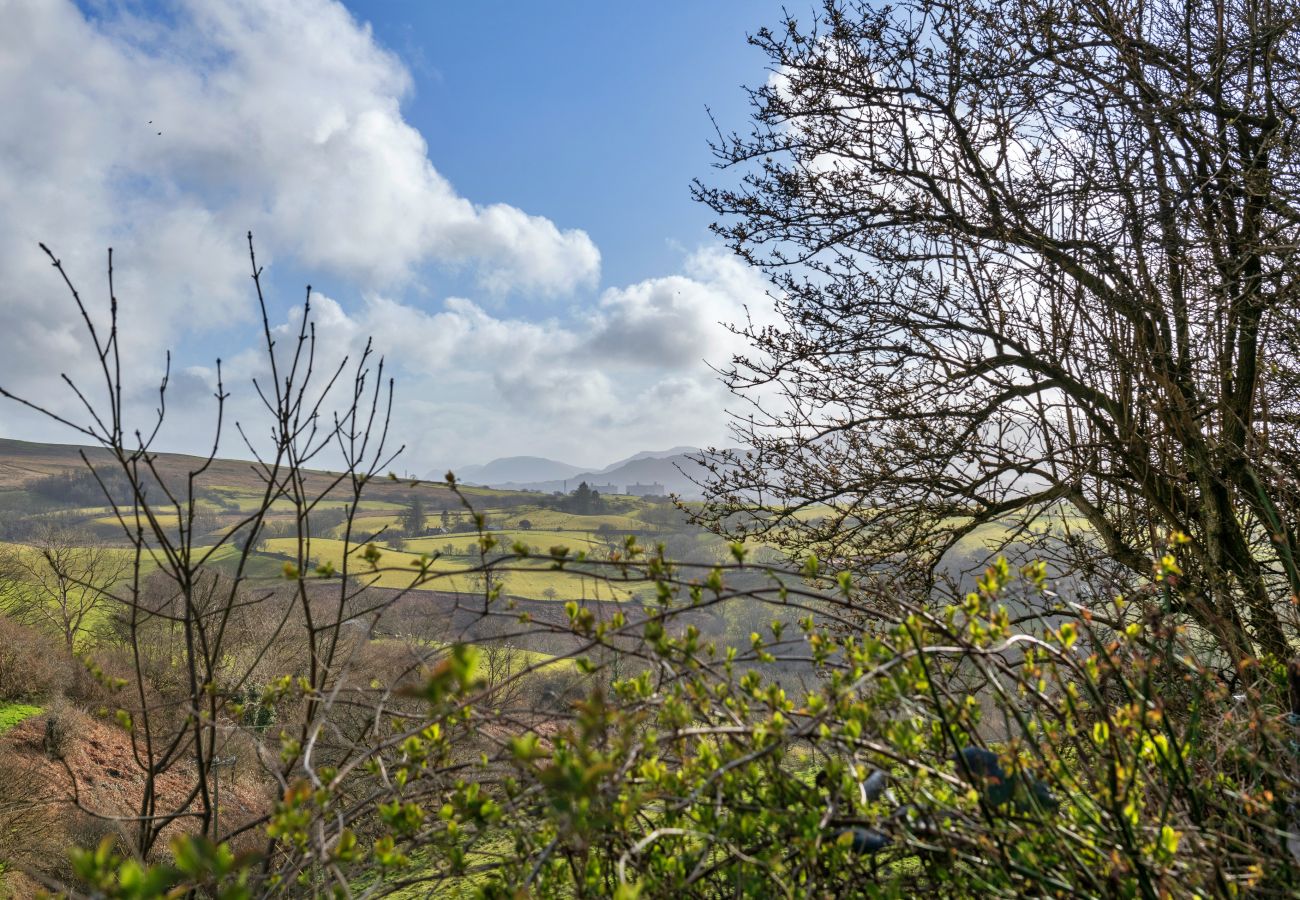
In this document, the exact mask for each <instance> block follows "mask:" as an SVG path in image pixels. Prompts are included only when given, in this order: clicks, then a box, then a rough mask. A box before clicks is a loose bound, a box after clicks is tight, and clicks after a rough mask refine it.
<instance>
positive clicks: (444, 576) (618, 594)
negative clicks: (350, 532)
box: [267, 538, 644, 600]
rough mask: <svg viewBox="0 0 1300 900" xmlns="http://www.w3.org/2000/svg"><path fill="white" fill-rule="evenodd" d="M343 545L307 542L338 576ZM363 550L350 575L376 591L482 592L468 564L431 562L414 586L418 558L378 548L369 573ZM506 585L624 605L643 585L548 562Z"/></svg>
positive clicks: (275, 546) (518, 592)
mask: <svg viewBox="0 0 1300 900" xmlns="http://www.w3.org/2000/svg"><path fill="white" fill-rule="evenodd" d="M297 547H298V544H297V541H296V540H295V539H293V538H272V539H271V540H269V541H267V550H268V552H271V553H278V554H283V555H285V556H289V555H291V554H294V553H296V552H297ZM344 548H345V545H344V543H343V541H340V540H334V539H330V538H316V539H313V540H312V541H311V549H310V553H311V557H312V559H314V560H316V562H317V564H324V563H330V564H332V565H333V566H334V568H335V570H336V571H341V570H342V568H343V556H344ZM364 549H365V548H364V546H363V545H360V544H354V545H353V546H352V547H351V555H352V559H351V561H350V563H349V573H350V574H355V575H356V576H357V577H360V578H364V579H365V580H366V581H369V582H371V583H372V584H374V585H375V586H376V587H386V588H399V589H400V588H410V587H419V588H422V589H424V590H434V591H454V592H458V593H477V592H480V591H482V589H483V587H482V581H481V579H477V578H476V577H475V575H474V574H473V573H469V572H467V571H466V569H467V568H470V567H472V565H473V563H472V561H467V560H466V559H464V558H447V557H443V558H441V559H435V560H433V561H432V563H431V565H430V571H429V575H430V577H428V578H427V579H424V580H423V581H421V582H420V583H419V584H418V585H417V584H416V571H417V569H416V566H415V565H413V563H417V562H418V561H419V559H420V554H419V553H408V552H405V551H397V550H389V549H386V548H379V549H380V552H381V554H382V555H381V556H380V558H379V560H378V561H377V567H376V568H372V567H371V566H370V565H369V563H367V562H366V561H365V560H364V559H362V557H361V554H362V553H363V552H364ZM500 578H501V581H502V582H503V583H504V593H506V594H512V595H514V596H516V597H525V598H528V599H532V600H545V599H548V596H547V592H548V591H554V592H555V596H556V599H560V600H628V599H631V597H632V592H633V591H634V590H636V589H637V588H639V587H644V586H643V585H638V584H632V585H630V586H628V585H615V584H609V583H607V582H605V581H603V580H601V579H599V578H596V577H592V576H584V575H581V574H579V573H576V572H573V571H567V570H566V571H556V570H554V569H552V568H551V564H550V563H549V562H548V561H546V560H536V561H528V562H521V563H514V564H512V565H511V566H510V567H509V570H504V569H503V570H502V571H501V572H500Z"/></svg>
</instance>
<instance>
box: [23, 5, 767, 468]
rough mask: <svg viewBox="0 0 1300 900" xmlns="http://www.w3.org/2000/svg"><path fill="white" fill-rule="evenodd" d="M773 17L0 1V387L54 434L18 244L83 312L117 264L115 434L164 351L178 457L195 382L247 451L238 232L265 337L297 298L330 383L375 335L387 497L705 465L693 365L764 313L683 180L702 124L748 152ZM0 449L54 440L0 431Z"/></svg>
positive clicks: (248, 350) (44, 309) (754, 283)
mask: <svg viewBox="0 0 1300 900" xmlns="http://www.w3.org/2000/svg"><path fill="white" fill-rule="evenodd" d="M778 13H779V4H777V3H768V2H755V0H727V2H723V0H709V2H702V0H680V2H664V3H658V4H642V3H635V4H634V3H597V2H590V3H581V4H580V3H576V2H573V3H570V2H564V3H537V2H512V3H505V2H501V3H491V2H474V3H464V2H460V3H454V4H453V3H440V2H427V0H426V2H415V0H410V2H399V0H375V2H366V3H361V2H357V3H351V4H347V5H340V4H338V3H334V2H328V0H226V2H222V3H211V2H199V0H191V2H178V3H107V2H92V0H87V2H84V3H81V4H75V3H72V2H67V0H0V21H3V22H4V23H5V24H4V28H3V29H0V110H3V112H2V113H0V117H3V121H4V125H3V127H2V128H0V271H3V272H4V273H5V277H4V278H3V279H2V280H0V385H3V386H5V387H6V388H9V389H11V390H16V391H19V392H23V393H25V394H26V395H28V396H32V397H34V398H36V399H38V400H41V401H44V402H48V403H51V404H53V405H55V406H56V407H57V408H58V409H60V410H69V411H70V410H72V409H73V407H72V406H71V405H70V404H71V402H72V398H71V397H70V396H69V394H68V393H67V392H66V391H65V390H62V389H61V388H60V386H59V381H58V376H59V374H60V373H61V372H64V371H66V372H68V373H69V374H71V375H73V376H74V377H77V378H80V379H87V378H88V375H89V373H90V371H91V365H92V363H93V360H92V359H91V358H90V356H89V355H88V353H87V350H86V344H85V341H84V340H83V336H82V333H81V330H80V328H79V324H78V322H77V321H76V319H75V317H74V316H73V315H72V313H73V309H72V307H71V305H70V301H69V300H68V298H67V296H66V294H65V293H64V292H63V291H62V290H61V286H60V284H59V282H58V281H57V280H56V277H55V275H54V273H53V272H52V271H51V270H50V268H49V266H48V264H47V263H46V261H45V259H44V257H43V256H42V255H41V254H40V252H39V250H38V248H37V246H36V242H37V241H45V242H46V243H48V244H50V245H51V247H52V248H53V249H54V250H55V252H56V253H57V254H58V255H59V256H61V257H62V259H63V260H64V262H65V263H66V264H67V266H68V268H69V270H70V272H71V274H72V275H73V277H74V278H75V279H76V280H77V282H78V285H79V287H81V288H82V291H83V294H84V295H85V296H86V297H87V299H88V300H89V301H90V302H91V303H92V304H95V305H96V307H97V308H98V309H101V310H102V309H103V308H104V307H105V306H106V290H105V278H104V257H105V248H106V247H108V246H110V245H111V246H113V247H114V248H115V263H116V284H117V294H118V297H119V300H120V301H121V303H122V308H123V309H122V315H123V319H124V325H125V328H124V334H125V336H124V339H123V346H124V348H126V350H127V352H128V356H129V360H130V365H131V383H130V387H131V391H130V392H129V397H128V399H129V403H130V408H131V412H132V414H133V415H134V416H136V417H137V418H138V419H139V420H140V421H141V422H143V418H142V417H143V416H145V415H147V414H148V412H149V411H150V410H151V409H152V408H153V407H154V406H155V405H156V380H157V378H158V376H159V374H160V373H161V371H162V364H163V351H164V350H165V349H167V348H171V349H172V350H173V351H174V357H173V382H172V390H171V400H170V409H171V410H172V411H173V417H174V421H173V425H172V427H171V428H170V429H169V430H168V431H167V432H166V434H165V440H166V442H167V444H168V447H167V448H168V449H198V448H199V447H201V446H202V445H203V443H204V442H205V441H206V440H208V433H207V430H206V428H205V427H204V426H205V424H206V423H207V422H208V420H209V419H210V417H211V409H212V401H211V393H212V388H213V373H214V369H213V362H214V360H215V359H216V358H217V357H222V358H223V361H224V366H225V369H226V378H227V384H228V386H229V387H230V388H231V389H232V390H233V391H234V392H235V397H234V399H233V400H232V409H233V411H234V414H235V416H236V417H237V418H239V419H240V420H241V421H244V422H245V423H250V424H251V425H253V426H254V428H255V427H256V423H257V418H256V409H255V406H254V404H253V403H252V395H251V390H250V389H249V387H248V380H249V379H250V378H251V377H253V376H254V375H256V374H258V373H259V372H261V371H262V363H261V360H260V357H259V356H258V354H257V347H256V339H257V327H258V322H257V320H256V319H255V316H254V312H255V307H254V297H253V294H252V293H251V290H250V287H251V285H250V281H249V278H248V271H249V266H248V261H247V252H246V247H245V244H244V234H245V232H246V231H247V230H249V229H251V230H252V231H253V232H254V234H255V236H256V239H257V243H258V251H259V255H260V256H261V258H262V261H263V262H264V263H265V264H266V266H267V273H268V281H269V284H270V287H271V295H272V296H271V306H272V308H271V315H272V319H273V324H274V325H275V326H276V327H277V328H282V329H288V328H291V327H293V324H294V322H295V321H296V320H297V319H298V317H300V316H301V301H302V294H303V291H302V288H303V286H304V285H305V284H306V283H308V282H310V283H311V284H312V285H313V287H314V289H315V291H316V292H317V294H318V296H317V305H316V312H317V315H318V317H319V334H320V335H321V342H322V348H321V353H322V356H323V357H325V358H327V359H337V358H340V357H341V356H342V354H344V353H355V352H356V350H357V348H358V347H359V346H361V345H362V343H363V342H364V340H365V338H366V337H367V336H371V335H373V337H374V340H375V344H376V347H377V349H378V350H379V351H380V352H382V353H383V354H385V356H386V357H387V359H388V361H389V364H390V366H391V367H392V370H393V371H394V373H395V375H396V377H397V380H398V387H397V414H396V417H397V419H398V423H397V432H398V435H399V436H400V437H401V439H403V440H405V441H406V442H407V443H408V445H409V446H410V448H411V449H410V451H409V452H408V454H407V457H406V463H405V468H407V469H410V470H415V471H421V472H423V471H424V470H426V469H428V468H430V467H433V466H441V465H446V464H463V463H467V462H477V461H485V460H486V459H490V458H492V457H496V456H503V455H513V454H538V455H545V456H553V457H558V458H563V459H568V460H572V461H575V462H577V463H579V464H597V463H604V462H606V461H608V460H610V459H613V458H615V457H619V456H623V455H626V454H628V453H630V452H633V451H636V450H641V449H654V448H661V447H667V446H671V445H675V444H683V443H692V444H704V443H710V442H717V441H719V440H723V439H724V437H725V431H724V425H723V423H724V415H723V410H724V408H725V407H726V406H727V405H728V398H727V396H726V394H725V392H724V391H723V390H722V388H721V387H720V386H719V385H718V384H717V382H716V378H715V376H714V375H713V373H712V372H711V371H710V369H709V368H708V367H707V365H706V364H705V360H710V361H714V362H721V361H725V359H726V358H727V356H728V355H729V354H730V353H732V352H734V351H736V350H737V349H739V348H740V347H741V345H740V344H739V343H738V342H737V340H736V339H735V338H734V337H733V336H731V335H729V334H728V333H727V332H726V331H725V329H723V328H722V327H720V326H719V325H718V324H717V323H718V322H719V321H735V320H738V319H740V318H742V317H743V316H744V314H745V309H746V307H747V306H749V307H750V308H751V309H752V310H753V311H754V313H755V314H757V315H759V316H760V317H761V316H763V315H764V314H765V313H764V309H765V307H766V303H767V301H766V300H765V292H764V283H763V281H762V279H761V278H760V277H759V276H758V275H757V274H756V273H754V272H751V271H748V270H746V269H745V268H744V267H743V266H742V265H741V264H740V263H739V262H738V261H736V260H735V259H733V258H731V257H730V256H729V255H728V254H727V253H726V252H725V250H724V249H723V248H721V247H720V246H719V244H718V243H717V242H716V241H715V240H714V239H713V238H712V237H711V236H710V235H709V233H708V230H707V225H708V222H709V216H708V214H707V210H705V209H704V208H702V207H699V206H698V205H696V204H695V203H693V202H692V201H691V199H690V194H689V182H690V179H691V178H692V177H693V176H705V177H708V176H710V174H711V169H710V163H711V157H710V155H709V151H708V148H707V140H708V139H709V137H710V135H711V125H710V122H709V119H708V115H707V113H706V110H705V107H706V105H707V106H709V107H712V109H713V111H714V113H715V115H716V116H717V118H718V119H719V121H720V122H721V123H722V124H723V125H724V126H727V127H733V128H740V127H744V126H745V124H746V116H747V98H746V96H745V94H744V92H743V90H742V87H741V86H742V85H743V84H757V83H761V82H762V81H764V80H765V79H766V77H767V72H766V71H765V70H764V68H763V62H764V60H763V58H762V56H761V55H760V54H759V53H758V52H757V51H755V50H754V49H752V48H750V47H748V46H747V45H746V43H745V35H746V33H748V32H752V31H754V30H756V29H757V28H758V27H759V26H761V25H763V24H774V23H775V21H776V18H777V15H778ZM160 132H161V133H160ZM87 384H93V382H89V381H87ZM84 418H85V417H84V415H80V416H79V418H78V421H80V420H82V419H84ZM255 433H256V431H255ZM0 434H3V435H4V436H9V437H31V438H40V439H56V440H57V439H61V440H74V439H75V436H73V435H69V434H68V433H67V432H66V431H59V430H57V429H52V428H50V427H47V426H43V425H39V424H37V423H35V422H34V421H33V420H32V419H31V418H30V417H28V416H25V415H23V414H21V413H20V412H19V411H18V410H17V409H16V408H14V407H12V406H9V407H5V408H4V409H3V413H2V417H0ZM230 439H231V440H230V443H229V444H228V445H227V446H228V447H229V448H230V451H231V452H232V453H234V452H236V451H237V450H238V447H237V445H236V443H235V441H234V435H233V433H232V434H231V435H230Z"/></svg>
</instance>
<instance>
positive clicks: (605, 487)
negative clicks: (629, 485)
mask: <svg viewBox="0 0 1300 900" xmlns="http://www.w3.org/2000/svg"><path fill="white" fill-rule="evenodd" d="M587 486H588V487H589V488H591V489H592V490H593V491H597V492H598V493H601V494H605V495H606V496H608V495H610V494H617V493H618V485H616V484H589V485H587Z"/></svg>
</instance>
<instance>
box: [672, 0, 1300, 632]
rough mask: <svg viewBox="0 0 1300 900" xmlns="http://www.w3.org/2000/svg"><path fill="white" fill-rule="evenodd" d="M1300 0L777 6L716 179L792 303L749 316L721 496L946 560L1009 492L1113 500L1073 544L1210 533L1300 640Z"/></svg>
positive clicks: (1260, 612)
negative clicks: (740, 446)
mask: <svg viewBox="0 0 1300 900" xmlns="http://www.w3.org/2000/svg"><path fill="white" fill-rule="evenodd" d="M1296 12H1297V10H1296V6H1295V5H1294V4H1292V3H1285V2H1284V3H1259V2H1253V0H1242V2H1237V0H1216V2H1212V3H1183V2H1173V0H1155V2H1143V0H1138V2H1128V0H1088V2H1079V3H1059V2H1054V0H1028V2H1024V3H1014V4H1005V3H997V2H985V0H959V2H946V0H911V2H904V3H900V4H894V5H890V6H887V7H882V6H879V5H877V4H874V3H865V2H838V0H835V2H828V3H826V4H825V5H824V8H823V9H822V10H821V12H820V14H819V15H818V16H816V17H815V18H814V19H813V20H811V21H804V20H801V19H797V18H795V17H794V16H791V17H788V18H787V20H786V21H785V22H784V23H782V25H781V26H780V27H778V28H774V29H771V30H762V31H760V32H758V33H757V34H756V35H754V36H753V38H752V39H751V40H752V43H754V44H755V45H756V46H757V47H759V48H760V49H761V50H762V51H764V52H765V53H766V55H767V57H768V61H769V64H770V68H771V71H772V73H773V75H772V77H771V78H770V79H769V80H768V82H767V83H765V84H764V85H762V86H761V87H758V88H757V89H754V90H753V91H752V100H753V123H752V128H751V129H750V130H749V131H748V133H743V134H733V135H730V136H726V135H722V136H720V137H719V138H718V140H717V142H716V144H715V151H716V154H717V157H718V160H719V163H720V165H721V167H722V169H723V170H724V173H731V174H733V175H734V176H735V177H734V178H730V179H729V178H728V177H727V175H726V174H724V175H723V176H720V177H719V179H718V181H719V182H720V183H718V184H704V183H701V184H697V186H696V193H697V196H698V197H699V198H700V199H701V200H703V201H704V202H705V203H707V204H708V205H709V206H710V207H711V208H712V209H713V210H714V211H715V212H716V213H717V215H718V216H719V221H718V223H717V225H716V226H715V227H716V230H717V231H718V233H719V234H721V235H722V236H723V237H724V238H725V239H726V240H727V241H728V242H729V243H730V244H731V246H732V247H733V248H734V249H735V250H736V251H737V252H738V253H740V254H741V255H742V256H743V257H744V258H746V259H747V260H749V261H751V262H752V263H753V264H755V265H757V266H760V267H762V268H763V269H764V271H765V272H767V273H768V274H769V275H770V277H771V280H772V283H773V286H774V291H773V293H774V296H775V297H776V298H777V303H778V306H779V311H780V313H781V316H782V319H783V321H782V322H781V324H779V325H777V326H774V327H764V328H756V327H747V328H744V327H742V329H741V330H742V331H744V332H745V333H746V334H747V335H748V337H749V338H750V339H751V341H752V343H753V345H754V351H753V353H752V354H750V355H748V356H746V357H743V358H738V359H736V360H735V361H734V365H733V366H732V367H731V369H730V370H729V371H728V375H727V377H728V381H729V383H730V385H731V387H732V388H733V389H735V390H736V391H738V392H740V393H742V394H745V395H748V396H749V397H750V399H752V400H753V403H754V404H755V407H754V410H753V413H752V415H751V416H749V417H747V418H742V419H738V420H737V422H738V428H737V430H738V431H739V437H740V438H741V440H742V441H743V442H744V443H746V444H748V445H749V446H750V447H752V451H751V455H750V456H749V457H748V458H746V457H744V456H743V455H737V454H732V458H731V460H730V461H731V462H733V463H735V467H734V468H731V469H719V471H718V474H717V476H716V478H715V479H714V482H713V484H712V502H711V505H710V508H709V510H708V512H707V515H708V516H709V517H711V518H712V520H713V521H714V522H715V523H718V522H723V521H729V522H730V523H731V524H734V521H735V514H736V513H737V511H743V510H744V508H746V507H747V506H751V505H752V502H753V500H754V499H755V498H758V499H759V500H760V501H761V502H762V503H763V504H764V505H765V506H766V507H767V508H768V510H769V511H770V510H772V509H775V510H776V511H778V513H779V514H778V515H775V516H770V517H763V518H760V517H752V518H750V519H749V520H748V524H747V526H746V527H747V528H748V529H749V530H754V531H761V532H763V533H765V534H767V535H768V536H769V538H770V539H772V540H776V541H779V542H781V543H782V544H784V545H785V546H786V547H787V548H789V549H807V548H827V547H829V548H833V552H834V553H835V554H836V555H837V556H838V557H840V558H843V559H845V560H848V561H850V562H852V563H853V564H854V565H855V566H857V567H858V568H860V569H872V570H873V571H874V570H876V568H878V567H879V566H880V565H881V564H882V563H884V562H889V563H890V564H891V565H893V566H894V567H895V569H896V570H899V569H898V565H899V563H902V562H905V563H909V564H910V565H911V568H910V569H909V571H911V572H912V573H913V574H916V573H920V574H921V575H923V576H924V575H928V574H929V573H932V572H933V570H934V568H935V566H936V565H938V564H939V563H940V561H941V560H942V559H943V557H944V555H945V554H946V553H947V552H948V551H950V550H951V548H952V547H953V546H954V545H955V544H956V542H957V541H959V540H960V539H961V538H962V537H963V536H965V535H967V534H969V533H970V532H971V531H972V530H973V529H975V528H977V527H979V526H980V525H982V524H985V523H991V522H998V523H1002V524H1005V525H1008V533H1009V534H1016V533H1017V532H1016V529H1015V527H1014V526H1015V525H1017V524H1020V525H1023V524H1025V523H1028V522H1031V521H1034V520H1036V519H1040V518H1041V517H1043V516H1045V515H1050V514H1058V515H1067V519H1066V524H1069V523H1070V521H1073V522H1074V523H1075V524H1076V525H1077V524H1079V520H1080V519H1082V520H1085V521H1086V526H1085V528H1083V529H1081V530H1083V531H1086V532H1087V535H1086V537H1083V538H1079V536H1078V534H1076V535H1075V537H1076V540H1074V541H1073V544H1074V549H1076V550H1079V549H1082V550H1084V551H1086V552H1085V553H1084V554H1083V556H1082V558H1080V557H1079V555H1078V554H1072V559H1071V560H1070V562H1071V564H1072V565H1074V566H1075V568H1088V567H1089V566H1091V567H1092V569H1093V570H1094V571H1096V570H1097V567H1098V565H1099V564H1100V561H1101V560H1102V558H1103V557H1104V558H1105V559H1106V560H1109V561H1112V562H1113V563H1114V564H1115V565H1113V566H1111V572H1110V575H1111V577H1112V580H1113V579H1115V578H1118V579H1119V580H1120V581H1121V582H1122V581H1123V580H1124V576H1125V575H1127V576H1129V577H1136V578H1145V577H1149V576H1150V575H1151V572H1152V566H1153V563H1154V562H1155V561H1157V560H1159V559H1161V558H1162V556H1163V554H1164V553H1165V552H1166V547H1167V544H1168V540H1169V537H1170V536H1171V535H1185V536H1187V537H1188V538H1190V543H1189V553H1188V564H1187V567H1186V571H1185V572H1184V573H1183V575H1182V576H1181V580H1182V583H1183V585H1184V588H1185V589H1184V591H1183V592H1182V594H1181V599H1180V600H1179V601H1178V602H1179V603H1180V604H1181V608H1182V609H1185V610H1186V611H1187V612H1189V613H1190V614H1191V615H1193V616H1194V617H1195V618H1196V619H1197V621H1199V622H1200V623H1201V624H1202V625H1203V626H1205V627H1206V628H1207V629H1208V630H1209V631H1210V632H1212V633H1213V634H1214V635H1216V636H1217V638H1218V640H1219V642H1220V644H1221V645H1222V647H1223V648H1224V649H1225V650H1226V651H1227V652H1228V653H1230V654H1231V655H1232V656H1233V657H1234V658H1241V657H1244V656H1249V655H1252V654H1254V653H1255V652H1257V651H1266V652H1272V653H1275V654H1282V653H1284V652H1285V651H1286V648H1287V646H1288V644H1287V641H1288V637H1289V636H1291V635H1292V627H1291V625H1290V623H1289V622H1288V620H1287V618H1286V613H1285V610H1286V609H1287V603H1286V601H1287V600H1288V598H1289V597H1290V596H1292V595H1293V594H1295V593H1297V590H1298V589H1300V580H1297V574H1296V568H1295V566H1294V564H1293V563H1292V559H1293V557H1294V553H1295V549H1296V525H1295V521H1296V520H1295V514H1296V508H1297V494H1296V485H1295V477H1294V476H1295V471H1296V460H1297V455H1296V450H1297V441H1296V438H1297V422H1298V420H1297V412H1298V410H1297V404H1296V396H1297V395H1296V386H1297V384H1300V358H1298V356H1297V352H1296V350H1297V336H1298V335H1300V332H1298V330H1297V320H1296V315H1295V310H1296V292H1297V283H1298V282H1297V279H1296V274H1297V271H1300V268H1298V267H1297V263H1296V260H1295V255H1294V248H1295V246H1296V244H1297V237H1300V208H1298V206H1297V202H1296V193H1297V186H1298V176H1300V142H1298V141H1297V127H1298V124H1300V120H1298V119H1297V114H1296V110H1297V109H1298V108H1300V69H1298V68H1297V66H1296V59H1297V55H1298V54H1297V50H1300V33H1298V31H1297V27H1296V22H1297V17H1296ZM822 506H825V507H826V508H828V509H829V513H828V514H826V515H823V516H812V517H809V516H807V515H799V513H800V511H801V510H806V509H809V508H817V507H822ZM728 516H730V517H731V518H730V520H727V517H728ZM1079 530H1080V529H1077V528H1076V532H1077V531H1079Z"/></svg>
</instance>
